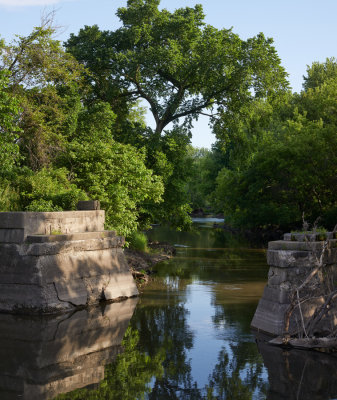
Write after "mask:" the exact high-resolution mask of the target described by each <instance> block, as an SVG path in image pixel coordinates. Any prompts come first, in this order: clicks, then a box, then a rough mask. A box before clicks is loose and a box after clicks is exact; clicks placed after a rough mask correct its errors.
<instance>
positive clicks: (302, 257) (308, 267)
mask: <svg viewBox="0 0 337 400" xmlns="http://www.w3.org/2000/svg"><path fill="white" fill-rule="evenodd" d="M267 262H268V265H269V266H270V268H269V273H268V283H267V285H266V287H265V289H264V293H263V296H262V298H261V300H260V302H259V304H258V307H257V309H256V312H255V315H254V318H253V321H252V324H251V325H252V327H253V328H255V329H258V330H261V331H263V332H266V333H269V334H272V335H277V336H281V335H283V334H285V326H286V324H285V322H286V319H287V318H288V319H289V330H288V331H287V333H288V334H289V335H292V334H297V333H298V332H299V331H303V326H304V327H305V328H306V327H308V326H309V327H310V326H311V327H312V326H313V323H312V321H313V317H314V318H315V319H316V321H317V324H315V328H312V329H315V331H313V332H311V333H313V334H314V335H316V334H317V335H318V336H322V335H323V336H324V334H327V332H333V331H334V330H335V329H336V325H337V307H336V304H335V302H332V303H330V304H328V303H326V302H327V299H328V298H329V294H331V293H333V291H334V290H336V286H335V285H336V277H337V240H336V234H335V233H332V232H328V233H324V234H317V233H313V234H299V233H296V234H290V233H289V234H285V235H284V240H278V241H274V242H269V245H268V251H267ZM312 272H313V275H312V276H310V277H309V275H310V274H311V273H312ZM308 277H309V279H307V278H308ZM305 281H306V282H307V283H306V284H305V285H303V282H305ZM330 297H331V296H330ZM326 304H328V305H327V307H328V309H329V310H328V312H325V313H324V317H323V318H321V319H319V318H318V316H317V310H319V311H320V310H322V312H323V311H324V309H323V308H324V307H322V305H323V306H324V305H326ZM291 305H292V306H291ZM290 309H292V311H291V313H289V310H290ZM325 311H327V310H325ZM315 312H316V313H315ZM320 312H321V311H320ZM322 315H323V314H322ZM303 332H304V333H306V332H305V331H303Z"/></svg>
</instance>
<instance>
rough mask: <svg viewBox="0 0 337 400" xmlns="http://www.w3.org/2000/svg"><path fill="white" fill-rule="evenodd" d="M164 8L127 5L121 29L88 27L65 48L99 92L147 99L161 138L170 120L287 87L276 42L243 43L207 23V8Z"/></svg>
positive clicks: (146, 1) (143, 1)
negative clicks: (91, 74)
mask: <svg viewBox="0 0 337 400" xmlns="http://www.w3.org/2000/svg"><path fill="white" fill-rule="evenodd" d="M159 3H160V1H159V0H128V2H127V7H123V8H119V9H118V12H117V15H118V17H119V18H120V19H121V22H122V24H123V25H122V27H121V28H119V29H117V30H116V31H103V32H101V31H99V29H98V27H97V26H93V27H88V26H86V27H85V28H84V29H81V30H80V32H79V34H78V35H73V34H72V35H71V37H70V39H69V40H68V41H67V43H66V47H67V49H68V51H69V52H70V53H72V54H73V55H74V56H75V57H76V58H77V60H79V61H80V62H81V63H83V64H84V65H85V66H86V67H88V68H89V69H90V70H91V71H92V72H93V74H94V80H93V81H92V84H93V86H94V88H93V91H94V93H95V94H96V95H98V96H100V97H103V98H104V99H105V100H106V99H110V98H111V97H110V95H112V97H114V96H116V95H117V97H118V96H119V97H120V98H121V97H127V98H128V99H129V100H134V99H138V98H142V99H144V100H145V101H146V102H147V103H148V104H149V107H150V110H151V112H152V115H153V117H154V120H155V123H156V128H155V133H156V134H157V135H160V134H161V132H162V131H163V129H164V128H165V127H166V126H167V125H168V124H169V123H171V122H177V121H178V120H179V119H181V120H182V121H183V122H185V123H191V122H192V120H193V119H196V118H198V116H199V115H200V114H203V113H205V111H206V112H207V113H209V112H212V111H220V110H227V111H229V110H234V109H235V108H236V107H237V106H238V105H239V104H242V103H243V102H246V101H249V100H250V99H252V98H253V97H264V96H266V95H267V94H271V93H274V92H278V91H280V90H283V89H284V88H286V87H287V81H286V74H285V72H284V69H283V68H282V67H281V65H280V60H279V58H278V56H277V54H276V51H275V49H274V47H273V46H272V40H271V39H266V38H265V37H264V36H263V34H259V35H257V36H256V37H253V38H250V39H248V40H246V41H244V40H242V39H240V38H239V36H238V35H236V34H234V33H233V32H232V30H231V29H221V30H218V29H216V28H214V27H212V26H210V25H206V24H205V22H204V13H203V10H202V6H201V5H196V6H195V7H193V8H190V7H186V8H179V9H177V10H175V11H174V12H172V13H171V12H169V11H168V10H166V9H163V10H159V8H158V6H159ZM207 110H210V111H207Z"/></svg>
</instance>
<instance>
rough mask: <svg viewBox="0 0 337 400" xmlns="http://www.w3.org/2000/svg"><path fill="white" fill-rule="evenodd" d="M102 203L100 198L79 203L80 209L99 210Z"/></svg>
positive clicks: (78, 207)
mask: <svg viewBox="0 0 337 400" xmlns="http://www.w3.org/2000/svg"><path fill="white" fill-rule="evenodd" d="M100 207H101V204H100V202H99V200H87V201H79V202H78V204H77V209H78V210H99V209H100Z"/></svg>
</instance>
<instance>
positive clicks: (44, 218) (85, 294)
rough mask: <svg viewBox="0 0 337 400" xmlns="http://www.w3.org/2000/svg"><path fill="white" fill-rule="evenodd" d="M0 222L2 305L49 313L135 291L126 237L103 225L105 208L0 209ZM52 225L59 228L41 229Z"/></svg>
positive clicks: (7, 308)
mask: <svg viewBox="0 0 337 400" xmlns="http://www.w3.org/2000/svg"><path fill="white" fill-rule="evenodd" d="M12 214H14V215H12ZM26 214H27V215H26ZM27 224H28V225H27ZM0 226H1V227H2V228H0V229H1V230H2V231H3V232H5V231H6V228H5V226H7V227H8V229H7V232H9V233H4V234H3V236H2V238H3V239H4V240H3V242H2V243H1V242H0V311H7V312H16V313H17V312H21V313H27V312H44V313H53V312H59V311H68V310H71V309H74V308H76V307H78V306H86V305H88V304H93V303H97V302H99V301H101V300H116V299H120V298H127V297H132V296H136V295H137V294H138V291H137V287H136V285H135V282H134V280H133V277H132V275H131V273H130V271H129V269H128V265H127V263H126V260H125V257H124V253H123V249H122V246H123V245H124V238H122V237H120V236H116V232H114V231H104V211H77V212H60V213H59V212H55V213H0ZM51 226H53V227H56V226H58V227H59V232H58V233H57V234H56V233H55V234H51V235H48V234H45V232H44V231H45V230H46V229H47V230H50V227H51ZM96 228H98V230H94V229H96ZM34 229H35V230H34ZM90 229H92V230H91V231H90ZM23 232H24V233H23ZM19 233H20V235H19ZM22 233H23V234H22ZM23 239H24V241H23Z"/></svg>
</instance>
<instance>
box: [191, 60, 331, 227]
mask: <svg viewBox="0 0 337 400" xmlns="http://www.w3.org/2000/svg"><path fill="white" fill-rule="evenodd" d="M303 88H304V89H303V91H302V92H301V93H299V94H297V93H295V94H291V93H290V92H284V93H280V94H279V95H278V96H273V97H271V98H267V99H262V100H261V99H256V100H254V101H252V102H251V103H250V104H248V105H243V107H242V108H241V109H240V110H239V111H238V113H237V114H236V115H232V116H231V115H228V114H227V115H225V114H224V115H222V116H221V118H219V120H218V121H217V123H216V124H215V127H214V129H215V132H216V134H217V137H218V144H217V147H219V146H220V147H221V148H222V149H224V152H223V158H222V161H220V162H219V163H218V168H219V167H220V168H219V169H221V170H220V172H219V173H218V175H217V178H216V181H214V180H213V183H215V189H214V190H213V192H212V194H211V195H209V197H211V199H213V202H214V203H213V205H214V204H215V208H220V209H222V210H223V211H224V214H225V215H226V220H227V222H229V223H231V224H232V225H234V226H237V227H241V228H265V227H280V228H282V229H289V228H290V229H291V228H296V227H297V228H298V227H300V226H301V224H302V219H303V217H304V218H305V219H306V220H308V221H309V222H311V223H313V222H314V221H315V220H316V219H317V218H320V224H322V225H324V226H326V227H327V228H330V229H331V228H333V227H334V226H335V224H336V221H337V203H336V194H337V193H336V190H337V189H336V187H337V186H336V183H337V169H336V162H337V158H336V151H335V149H336V145H337V134H336V133H337V62H336V60H335V59H327V60H326V62H325V63H317V62H315V63H313V64H312V66H311V67H308V69H307V76H305V77H304V85H303ZM215 157H216V153H215V151H214V150H213V151H212V152H208V153H207V154H205V155H204V156H203V157H202V159H201V160H199V161H198V162H199V163H201V165H203V166H204V167H205V166H206V163H207V162H208V161H207V160H208V159H210V158H211V159H213V160H214V159H215ZM197 169H198V168H197ZM213 170H214V168H213V167H211V166H208V167H207V166H206V171H205V170H204V171H203V174H204V176H207V174H210V173H211V172H212V171H213ZM207 181H208V179H207V178H206V182H207ZM202 182H203V184H205V180H202ZM201 193H204V192H203V191H201Z"/></svg>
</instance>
